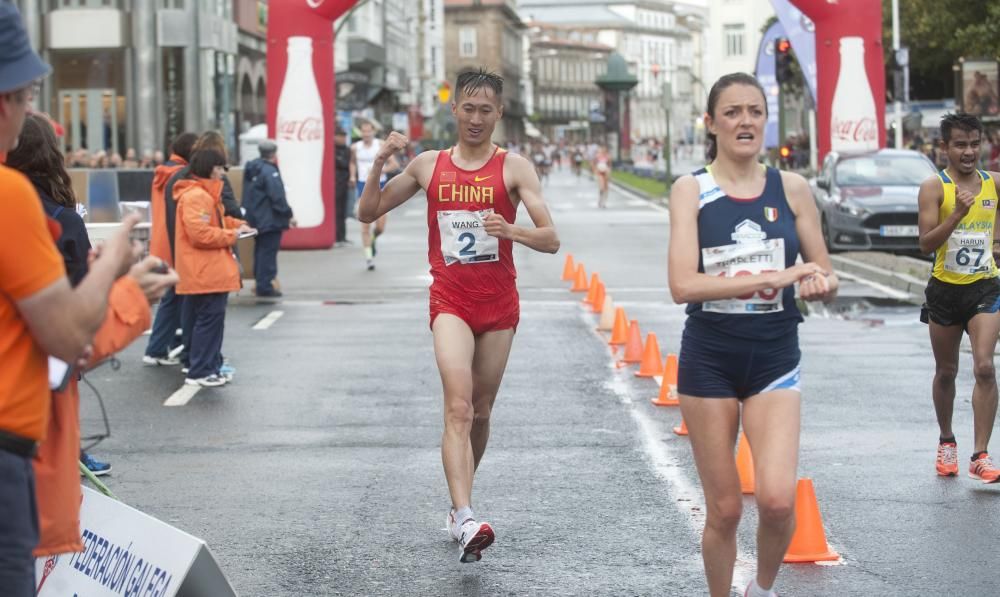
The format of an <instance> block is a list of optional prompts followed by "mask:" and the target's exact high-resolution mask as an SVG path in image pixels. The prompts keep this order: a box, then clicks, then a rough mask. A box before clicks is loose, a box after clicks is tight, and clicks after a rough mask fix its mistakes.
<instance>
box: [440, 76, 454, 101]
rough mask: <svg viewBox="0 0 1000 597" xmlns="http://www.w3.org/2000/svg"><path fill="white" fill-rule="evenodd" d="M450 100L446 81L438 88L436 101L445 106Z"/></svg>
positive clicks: (449, 88)
mask: <svg viewBox="0 0 1000 597" xmlns="http://www.w3.org/2000/svg"><path fill="white" fill-rule="evenodd" d="M450 99H451V84H450V83H448V81H443V82H442V83H441V84H440V85H439V86H438V101H439V102H441V103H442V104H447V103H448V100H450Z"/></svg>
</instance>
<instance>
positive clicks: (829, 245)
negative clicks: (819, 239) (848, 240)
mask: <svg viewBox="0 0 1000 597" xmlns="http://www.w3.org/2000/svg"><path fill="white" fill-rule="evenodd" d="M819 227H820V230H821V231H822V233H823V242H824V243H825V244H826V250H827V251H829V252H830V253H839V252H840V250H839V249H836V248H834V246H833V238H832V237H831V236H830V225H829V224H827V222H826V215H825V214H824V215H822V216H820V219H819Z"/></svg>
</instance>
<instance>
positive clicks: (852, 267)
mask: <svg viewBox="0 0 1000 597" xmlns="http://www.w3.org/2000/svg"><path fill="white" fill-rule="evenodd" d="M898 259H900V265H901V266H902V265H905V264H906V263H907V261H906V260H907V259H908V258H905V257H900V258H898ZM830 260H831V261H833V264H834V268H835V269H836V270H837V271H840V272H845V273H848V274H851V275H853V276H857V277H859V278H864V279H866V280H871V281H873V282H877V283H879V284H882V285H884V286H888V287H889V288H892V289H894V290H899V291H901V292H905V293H907V294H909V295H910V299H909V302H911V303H913V304H915V305H919V304H923V297H924V289H925V288H926V287H927V281H926V280H921V279H919V278H916V277H914V276H911V275H909V274H905V273H902V272H898V271H893V270H892V269H886V268H883V267H878V266H875V265H870V264H868V263H864V262H862V261H858V260H856V259H851V258H850V257H844V256H842V255H830ZM921 263H922V262H921Z"/></svg>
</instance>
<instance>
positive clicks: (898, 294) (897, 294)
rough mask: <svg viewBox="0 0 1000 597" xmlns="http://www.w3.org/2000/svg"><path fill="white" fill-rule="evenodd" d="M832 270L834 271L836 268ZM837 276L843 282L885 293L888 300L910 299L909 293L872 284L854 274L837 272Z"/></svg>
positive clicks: (875, 283)
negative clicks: (854, 283)
mask: <svg viewBox="0 0 1000 597" xmlns="http://www.w3.org/2000/svg"><path fill="white" fill-rule="evenodd" d="M834 269H835V270H836V268H834ZM837 276H838V277H841V278H843V279H845V280H851V281H852V282H857V283H858V284H864V285H865V286H868V287H869V288H874V289H875V290H878V291H879V292H883V293H885V294H886V295H888V296H889V298H894V299H897V300H901V301H905V300H909V299H910V298H911V296H910V293H908V292H903V291H902V290H896V289H895V288H890V287H889V286H886V285H885V284H879V283H878V282H874V281H872V280H869V279H867V278H862V277H861V276H857V275H855V274H849V273H847V272H841V271H838V272H837Z"/></svg>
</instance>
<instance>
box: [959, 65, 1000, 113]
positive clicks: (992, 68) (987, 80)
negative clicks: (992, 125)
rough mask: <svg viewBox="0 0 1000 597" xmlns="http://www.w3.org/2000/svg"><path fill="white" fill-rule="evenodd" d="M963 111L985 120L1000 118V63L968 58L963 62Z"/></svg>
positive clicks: (961, 102)
mask: <svg viewBox="0 0 1000 597" xmlns="http://www.w3.org/2000/svg"><path fill="white" fill-rule="evenodd" d="M959 102H960V104H961V106H962V111H963V112H966V113H968V114H972V115H973V116H979V117H980V118H982V119H984V120H994V119H996V120H1000V63H997V61H996V60H985V59H983V60H966V61H965V62H963V63H962V89H961V91H960V99H959Z"/></svg>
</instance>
